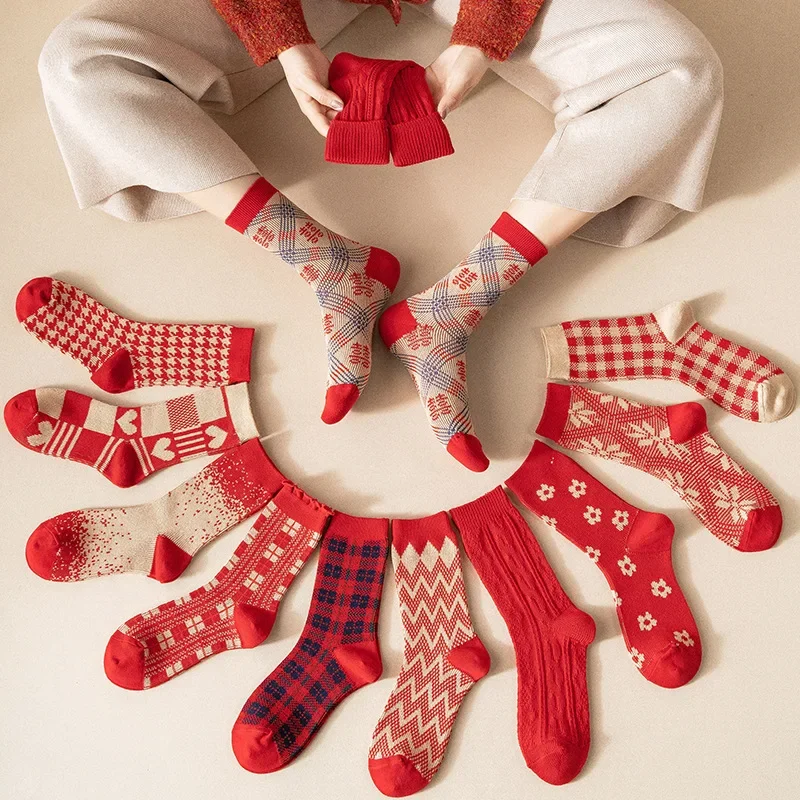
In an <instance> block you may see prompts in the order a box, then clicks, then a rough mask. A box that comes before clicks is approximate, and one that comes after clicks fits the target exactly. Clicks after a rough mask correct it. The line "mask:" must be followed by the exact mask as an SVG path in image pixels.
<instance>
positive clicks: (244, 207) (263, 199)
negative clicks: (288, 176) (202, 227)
mask: <svg viewBox="0 0 800 800" xmlns="http://www.w3.org/2000/svg"><path fill="white" fill-rule="evenodd" d="M277 191H278V190H277V189H276V188H275V187H274V186H273V185H272V184H271V183H269V181H267V180H266V179H265V178H261V177H259V178H257V179H256V181H255V182H254V183H253V185H252V186H251V187H250V188H249V189H248V190H247V191H246V192H245V193H244V196H243V197H242V199H241V200H240V201H239V202H238V203H237V204H236V208H234V209H233V211H231V213H230V214H228V218H227V219H226V220H225V224H226V225H230V227H231V228H234V229H235V230H237V231H239V233H244V232H245V230H247V226H248V225H249V224H250V223H251V222H252V221H253V220H254V219H255V216H256V214H258V212H259V211H261V209H262V208H264V206H265V205H266V204H267V201H268V200H269V199H270V198H271V197H272V195H274V194H275V192H277Z"/></svg>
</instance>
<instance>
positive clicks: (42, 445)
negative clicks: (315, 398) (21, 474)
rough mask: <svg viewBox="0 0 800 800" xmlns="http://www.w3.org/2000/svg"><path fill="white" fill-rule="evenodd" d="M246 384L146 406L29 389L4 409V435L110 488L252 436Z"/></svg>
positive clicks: (63, 391) (130, 483) (254, 431)
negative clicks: (86, 471) (95, 475)
mask: <svg viewBox="0 0 800 800" xmlns="http://www.w3.org/2000/svg"><path fill="white" fill-rule="evenodd" d="M247 387H248V384H246V383H237V384H234V385H233V386H223V387H219V388H217V387H214V388H210V389H201V390H200V391H199V392H196V393H195V394H187V395H184V396H182V397H175V398H173V399H172V400H167V401H166V402H164V403H153V404H151V405H146V406H112V405H109V404H108V403H103V402H102V401H100V400H95V399H94V398H92V397H88V396H87V395H85V394H80V393H79V392H73V391H71V390H69V389H58V388H55V387H48V388H43V389H29V390H28V391H27V392H22V393H21V394H18V395H16V396H15V397H12V398H11V399H10V400H9V401H8V403H6V407H5V414H4V416H5V421H6V427H7V428H8V430H9V432H10V433H11V435H12V436H13V437H14V438H15V439H16V440H17V441H18V442H19V443H20V444H21V445H23V446H24V447H27V448H28V449H29V450H33V451H34V452H37V453H43V454H44V455H48V456H56V457H57V458H64V459H66V460H68V461H75V462H77V463H79V464H88V465H89V466H90V467H94V468H95V469H96V470H97V471H98V472H99V473H100V474H101V475H104V476H105V477H106V478H108V480H110V481H111V482H112V483H114V484H116V485H117V486H122V487H126V486H133V485H134V484H137V483H139V481H141V480H142V479H144V478H145V477H147V476H148V475H150V474H152V473H153V472H156V471H158V470H160V469H164V468H165V467H169V466H171V465H172V464H178V463H179V462H181V461H188V460H189V459H190V458H196V457H197V456H205V455H213V454H216V453H221V452H223V451H224V450H228V449H230V448H231V447H235V446H236V445H237V444H241V443H242V442H246V441H247V440H248V439H253V438H255V437H257V436H258V430H257V429H256V425H255V422H254V420H253V415H252V413H251V412H250V400H249V398H248V396H247Z"/></svg>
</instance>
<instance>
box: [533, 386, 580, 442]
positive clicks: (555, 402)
mask: <svg viewBox="0 0 800 800" xmlns="http://www.w3.org/2000/svg"><path fill="white" fill-rule="evenodd" d="M571 396H572V389H571V388H570V387H569V386H566V385H565V384H563V383H548V384H547V395H546V397H545V401H544V408H543V409H542V416H541V419H540V420H539V424H538V425H537V426H536V433H538V434H539V436H544V437H545V438H546V439H552V440H553V441H554V442H557V441H558V440H559V439H560V438H561V434H562V433H564V426H565V425H566V424H567V414H568V413H569V404H570V397H571Z"/></svg>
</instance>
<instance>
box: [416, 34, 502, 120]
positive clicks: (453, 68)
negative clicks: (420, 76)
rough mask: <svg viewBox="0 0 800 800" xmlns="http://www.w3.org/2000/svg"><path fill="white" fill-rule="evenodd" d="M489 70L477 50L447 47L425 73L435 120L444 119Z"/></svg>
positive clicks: (473, 48)
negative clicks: (434, 104)
mask: <svg viewBox="0 0 800 800" xmlns="http://www.w3.org/2000/svg"><path fill="white" fill-rule="evenodd" d="M488 68H489V59H488V58H487V57H486V56H485V55H484V54H483V52H482V51H480V50H479V49H478V48H477V47H467V46H466V45H463V44H451V45H450V47H448V48H447V50H445V51H444V52H443V53H442V54H441V55H440V56H439V58H437V59H436V61H434V62H433V64H431V65H430V66H429V67H428V69H427V70H426V71H425V77H426V78H427V79H428V86H429V87H430V90H431V94H432V95H433V102H434V103H436V110H437V111H438V112H439V116H440V117H441V118H442V119H444V118H445V117H446V116H447V115H448V114H449V113H450V112H451V111H453V110H454V109H456V108H458V107H459V106H460V105H461V103H463V102H464V98H465V97H466V96H467V95H468V94H469V93H470V92H471V91H472V90H473V89H474V88H475V87H476V86H477V85H478V83H479V82H480V79H481V78H482V77H483V74H484V73H485V72H486V70H487V69H488Z"/></svg>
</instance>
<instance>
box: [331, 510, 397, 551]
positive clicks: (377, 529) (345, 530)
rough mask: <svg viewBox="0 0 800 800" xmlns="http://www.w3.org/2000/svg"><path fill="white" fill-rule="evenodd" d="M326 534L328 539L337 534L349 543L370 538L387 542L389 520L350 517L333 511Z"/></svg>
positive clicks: (360, 541) (361, 541)
mask: <svg viewBox="0 0 800 800" xmlns="http://www.w3.org/2000/svg"><path fill="white" fill-rule="evenodd" d="M326 536H327V538H328V539H330V538H331V537H333V536H338V537H341V538H342V539H346V540H347V541H348V542H349V543H351V544H361V543H363V542H365V541H367V540H370V539H372V540H374V539H380V540H382V541H383V542H385V543H386V544H388V541H389V520H388V519H381V518H376V517H351V516H350V515H349V514H343V513H342V512H341V511H334V512H333V516H332V517H331V521H330V524H329V525H328V532H327V534H326Z"/></svg>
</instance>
